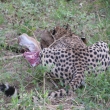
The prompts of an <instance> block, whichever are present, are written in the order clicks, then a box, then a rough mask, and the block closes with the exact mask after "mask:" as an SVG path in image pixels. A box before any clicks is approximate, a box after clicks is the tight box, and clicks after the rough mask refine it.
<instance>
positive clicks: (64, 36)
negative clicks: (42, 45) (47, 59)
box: [49, 35, 66, 48]
mask: <svg viewBox="0 0 110 110" xmlns="http://www.w3.org/2000/svg"><path fill="white" fill-rule="evenodd" d="M65 36H66V35H64V36H62V37H60V38H59V39H57V40H55V41H54V42H53V43H52V44H51V45H50V46H49V48H50V47H51V46H52V45H54V43H56V42H57V41H60V40H61V39H62V38H64V37H65Z"/></svg>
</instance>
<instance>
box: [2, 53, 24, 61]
mask: <svg viewBox="0 0 110 110" xmlns="http://www.w3.org/2000/svg"><path fill="white" fill-rule="evenodd" d="M18 57H23V54H20V55H14V56H5V57H2V58H0V61H1V60H9V59H13V58H18Z"/></svg>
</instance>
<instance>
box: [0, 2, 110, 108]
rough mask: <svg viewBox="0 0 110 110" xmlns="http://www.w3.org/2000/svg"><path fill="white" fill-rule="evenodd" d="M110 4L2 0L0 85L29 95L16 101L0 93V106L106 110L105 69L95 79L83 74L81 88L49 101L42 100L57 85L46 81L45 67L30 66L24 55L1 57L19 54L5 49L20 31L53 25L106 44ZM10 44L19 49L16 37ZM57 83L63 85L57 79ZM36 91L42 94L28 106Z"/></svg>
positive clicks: (108, 80)
mask: <svg viewBox="0 0 110 110" xmlns="http://www.w3.org/2000/svg"><path fill="white" fill-rule="evenodd" d="M109 5H110V2H109V0H83V1H82V0H69V1H68V0H60V1H56V0H37V2H36V0H25V1H20V0H16V2H15V1H11V0H4V1H3V0H2V2H0V12H1V13H0V44H1V45H0V56H1V58H0V83H2V82H9V83H10V84H11V85H15V86H17V88H18V90H19V91H20V93H21V94H24V93H25V94H26V95H27V97H25V98H23V99H22V100H19V101H18V100H16V99H13V100H12V101H11V102H10V99H9V98H8V99H9V100H8V99H7V98H6V97H5V96H4V97H3V96H2V95H3V94H1V93H0V97H1V99H0V109H1V110H8V109H9V110H10V109H12V110H13V109H16V110H17V107H18V103H19V104H22V107H25V106H26V107H27V108H26V110H28V109H30V110H32V109H37V110H44V109H48V110H79V109H80V110H110V90H109V87H110V72H109V71H107V72H106V73H102V74H101V75H99V76H97V77H95V78H94V76H93V75H89V76H88V75H87V77H86V86H85V88H83V89H78V90H77V91H76V93H74V94H73V96H69V97H64V98H60V99H56V100H53V101H52V102H50V101H48V99H46V98H45V97H46V94H47V92H50V91H52V90H55V89H57V87H54V86H53V84H52V83H51V82H49V81H48V80H49V79H46V81H45V80H44V79H45V78H43V73H44V72H45V68H44V69H42V67H36V68H32V67H30V65H29V64H28V63H27V62H26V61H25V60H24V59H23V58H22V57H17V58H16V57H15V58H12V59H8V60H6V59H5V60H2V59H4V57H7V56H15V55H19V54H21V53H15V52H13V51H12V49H8V50H7V49H6V48H5V46H6V45H7V44H6V43H7V42H10V41H11V40H13V39H15V38H17V37H18V36H19V35H20V34H22V33H27V34H29V35H32V36H33V33H34V31H35V30H36V29H38V28H41V29H45V28H47V29H52V28H53V27H55V26H56V25H61V26H62V25H65V24H67V23H68V24H69V25H70V27H71V29H72V31H73V32H74V33H75V34H76V35H78V36H80V37H82V36H84V37H86V38H87V41H88V44H87V45H91V44H93V43H94V42H96V41H101V40H103V41H105V42H107V43H108V45H110V42H109V40H110V31H109V30H110V25H109V24H110V6H109ZM3 45H4V46H3ZM9 45H14V46H15V47H18V45H17V43H16V42H14V41H11V43H9ZM44 85H45V86H44ZM60 85H61V86H62V83H61V82H60ZM43 87H45V89H44V88H43ZM44 92H45V94H44V95H43V93H44ZM36 93H37V94H39V95H40V96H41V97H44V99H42V100H40V102H39V103H38V105H37V106H36V105H33V104H32V102H31V98H30V97H32V95H36ZM44 102H45V104H43V103H44Z"/></svg>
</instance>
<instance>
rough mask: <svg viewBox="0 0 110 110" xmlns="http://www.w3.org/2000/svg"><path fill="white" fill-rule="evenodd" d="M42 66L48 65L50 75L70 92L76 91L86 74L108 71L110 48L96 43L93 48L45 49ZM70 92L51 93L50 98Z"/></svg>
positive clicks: (77, 46) (41, 53)
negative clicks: (67, 86)
mask: <svg viewBox="0 0 110 110" xmlns="http://www.w3.org/2000/svg"><path fill="white" fill-rule="evenodd" d="M40 59H41V62H40V63H41V64H42V63H43V64H44V66H46V65H48V67H49V68H51V69H50V72H49V75H50V76H51V77H54V78H58V79H59V80H62V82H63V83H64V85H65V86H66V85H69V87H70V90H73V91H74V90H76V89H77V88H79V87H80V86H82V85H83V82H84V73H85V71H87V72H88V73H90V72H93V73H94V74H96V75H97V74H98V73H101V72H102V71H105V70H107V68H108V66H109V63H110V56H109V48H108V46H107V44H106V43H105V42H96V43H95V44H93V45H92V46H88V47H85V48H84V47H82V46H81V45H75V46H74V47H73V48H59V49H58V48H57V49H54V48H51V49H50V48H45V49H43V50H42V51H41V52H40ZM69 93H70V91H69V90H66V89H60V90H58V91H54V92H51V93H50V94H49V97H61V96H64V95H68V94H69Z"/></svg>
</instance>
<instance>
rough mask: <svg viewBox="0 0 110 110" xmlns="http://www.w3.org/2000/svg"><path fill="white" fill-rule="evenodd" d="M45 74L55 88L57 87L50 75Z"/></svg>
mask: <svg viewBox="0 0 110 110" xmlns="http://www.w3.org/2000/svg"><path fill="white" fill-rule="evenodd" d="M47 75H48V78H49V79H50V81H51V83H52V84H53V85H54V86H55V87H56V88H58V86H57V84H56V83H55V82H54V81H53V80H52V78H51V77H50V75H49V74H47Z"/></svg>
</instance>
